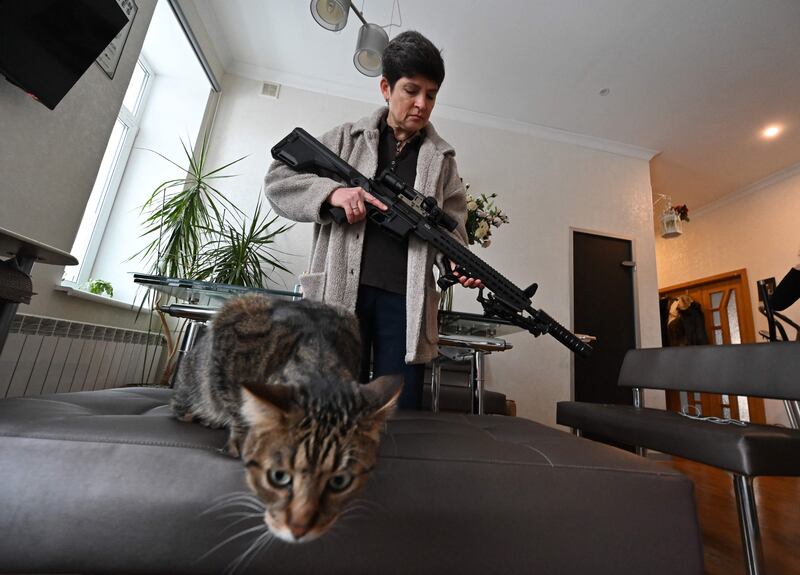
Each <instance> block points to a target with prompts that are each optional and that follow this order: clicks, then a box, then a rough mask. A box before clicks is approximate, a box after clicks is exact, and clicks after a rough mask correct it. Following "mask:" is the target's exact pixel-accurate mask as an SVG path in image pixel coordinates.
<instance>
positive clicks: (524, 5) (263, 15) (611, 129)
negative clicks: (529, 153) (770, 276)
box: [195, 0, 800, 209]
mask: <svg viewBox="0 0 800 575" xmlns="http://www.w3.org/2000/svg"><path fill="white" fill-rule="evenodd" d="M398 3H399V7H400V14H401V16H402V26H400V27H393V28H391V30H390V37H391V36H394V35H396V34H397V33H398V32H399V31H402V30H409V29H416V30H419V31H420V32H422V33H423V34H425V35H426V36H428V37H429V38H430V39H431V40H433V41H434V43H435V44H437V46H439V47H440V48H442V52H443V56H444V59H445V64H446V68H447V76H446V79H445V82H444V85H443V86H442V90H441V92H440V95H439V98H438V100H437V110H436V112H434V116H435V115H437V114H446V115H447V116H448V117H456V118H462V119H465V120H467V121H471V120H474V121H478V122H489V123H493V124H494V125H498V126H501V127H502V126H507V127H509V128H510V129H516V130H523V131H527V132H529V133H535V134H539V135H542V136H544V137H552V138H554V139H559V140H561V141H564V140H567V141H570V140H571V141H576V142H579V143H585V144H587V145H591V146H594V147H599V148H601V149H610V150H619V151H622V153H630V154H632V155H636V156H639V157H646V158H650V157H651V156H654V157H653V160H652V162H651V174H652V182H653V191H654V194H659V193H663V194H668V195H670V196H671V197H672V200H673V203H676V204H684V203H685V204H688V205H689V207H690V208H692V209H696V208H699V207H701V206H706V205H708V204H710V203H711V202H714V201H716V200H719V199H720V198H722V197H723V196H726V195H729V194H735V193H737V192H741V191H746V190H748V189H752V188H753V187H754V186H757V185H758V184H759V182H763V181H765V180H769V181H773V180H776V179H779V178H780V177H781V175H783V174H789V173H792V174H793V173H796V172H797V171H798V170H800V1H798V0H758V1H754V0H517V1H513V0H493V1H490V2H481V1H478V0H399V2H398ZM195 4H196V5H197V7H198V12H199V13H200V15H201V17H202V19H203V22H204V24H205V25H206V28H207V29H208V31H209V35H210V36H211V38H212V40H213V42H214V44H215V47H216V49H217V52H218V55H219V56H220V59H221V60H222V63H223V65H224V66H225V69H226V71H230V72H233V73H237V74H240V75H244V76H248V77H252V78H255V79H259V80H272V81H276V82H280V83H283V84H287V85H293V86H296V87H300V88H306V89H311V90H316V91H320V92H324V93H331V94H336V95H341V96H345V97H349V98H356V99H360V100H367V101H371V102H375V103H380V101H381V100H380V97H379V94H378V89H377V81H376V79H374V78H367V77H365V76H362V75H361V74H359V73H358V72H357V71H356V69H355V68H354V67H353V63H352V57H353V50H354V47H355V44H356V38H357V34H358V28H359V26H360V21H359V20H358V19H357V18H356V17H355V14H352V13H351V14H350V20H349V21H348V24H347V27H346V28H345V29H344V30H343V31H341V32H338V33H332V32H328V31H327V30H324V29H323V28H321V27H320V26H319V25H317V24H316V22H314V20H313V18H312V17H311V13H310V9H309V4H310V2H309V1H308V0H291V1H289V0H224V1H223V0H195ZM394 4H395V2H394V0H363V13H364V16H365V17H366V19H367V20H368V21H370V22H375V23H377V24H381V25H384V24H388V23H389V22H390V21H391V20H392V17H393V8H394ZM355 5H356V6H357V7H359V8H361V7H362V1H361V0H356V2H355ZM394 21H395V22H398V21H399V17H398V14H397V11H396V10H395V12H394ZM605 90H608V93H607V95H601V94H600V92H601V91H605ZM769 124H781V125H783V126H784V131H783V133H782V134H781V135H780V136H779V137H777V138H775V139H773V140H764V139H762V138H761V137H760V135H759V132H760V130H761V129H763V128H764V127H765V126H766V125H769Z"/></svg>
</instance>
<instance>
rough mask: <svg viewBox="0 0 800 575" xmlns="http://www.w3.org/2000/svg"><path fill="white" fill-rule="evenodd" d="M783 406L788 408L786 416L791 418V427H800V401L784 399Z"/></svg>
mask: <svg viewBox="0 0 800 575" xmlns="http://www.w3.org/2000/svg"><path fill="white" fill-rule="evenodd" d="M783 406H784V407H785V408H786V416H787V417H788V418H789V425H790V426H791V428H792V429H800V401H792V400H790V399H784V400H783Z"/></svg>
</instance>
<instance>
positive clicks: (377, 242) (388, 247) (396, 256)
mask: <svg viewBox="0 0 800 575" xmlns="http://www.w3.org/2000/svg"><path fill="white" fill-rule="evenodd" d="M424 137H425V134H424V130H423V131H421V132H420V133H419V134H417V135H415V136H413V137H412V138H411V139H410V140H408V142H407V143H406V144H405V146H403V149H402V150H401V151H400V153H399V154H398V153H397V144H398V141H397V139H396V138H395V137H394V130H392V128H391V127H390V126H389V125H388V124H387V123H386V119H385V118H384V119H383V120H381V125H380V139H379V141H378V169H377V170H376V171H375V176H378V175H380V174H381V172H383V170H385V169H387V168H388V169H390V170H392V171H393V172H394V173H395V174H397V175H398V176H399V177H400V179H401V180H403V181H404V182H405V183H406V184H408V185H409V186H413V185H414V180H415V179H416V176H417V157H418V156H419V147H420V145H421V144H422V140H423V138H424ZM407 265H408V238H404V239H402V240H398V239H396V238H395V237H394V236H392V235H390V234H388V233H386V232H385V231H383V230H382V229H380V225H378V224H376V223H375V222H373V221H372V220H371V219H369V218H367V226H366V229H365V232H364V251H363V253H362V255H361V283H362V284H363V285H368V286H372V287H377V288H381V289H384V290H386V291H390V292H392V293H398V294H405V293H406V267H407Z"/></svg>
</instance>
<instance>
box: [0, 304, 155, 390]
mask: <svg viewBox="0 0 800 575" xmlns="http://www.w3.org/2000/svg"><path fill="white" fill-rule="evenodd" d="M164 349H165V345H164V338H163V337H162V336H161V335H160V334H156V333H147V332H143V331H135V330H130V329H121V328H114V327H106V326H101V325H91V324H87V323H81V322H75V321H67V320H62V319H54V318H49V317H39V316H34V315H24V314H17V316H16V317H15V318H14V321H13V322H12V324H11V330H10V331H9V334H8V339H7V340H6V345H5V347H4V348H3V351H2V353H0V397H18V396H28V395H41V394H45V393H61V392H67V391H89V390H94V389H105V388H109V387H123V386H126V385H135V384H142V383H144V384H152V383H154V382H156V381H157V380H158V379H159V376H160V374H161V372H160V367H161V360H162V355H163V352H164Z"/></svg>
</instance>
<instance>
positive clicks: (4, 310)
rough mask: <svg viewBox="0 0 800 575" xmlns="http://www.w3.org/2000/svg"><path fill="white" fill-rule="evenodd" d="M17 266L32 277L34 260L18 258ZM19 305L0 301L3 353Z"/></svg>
mask: <svg viewBox="0 0 800 575" xmlns="http://www.w3.org/2000/svg"><path fill="white" fill-rule="evenodd" d="M16 260H17V266H18V267H19V269H20V270H22V271H23V272H24V273H26V274H28V275H30V274H31V269H33V258H29V257H24V256H16ZM18 307H19V304H18V303H16V302H10V301H5V300H0V352H2V351H3V346H5V344H6V339H7V338H8V331H9V330H10V329H11V322H12V321H14V316H15V315H17V308H18Z"/></svg>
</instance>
